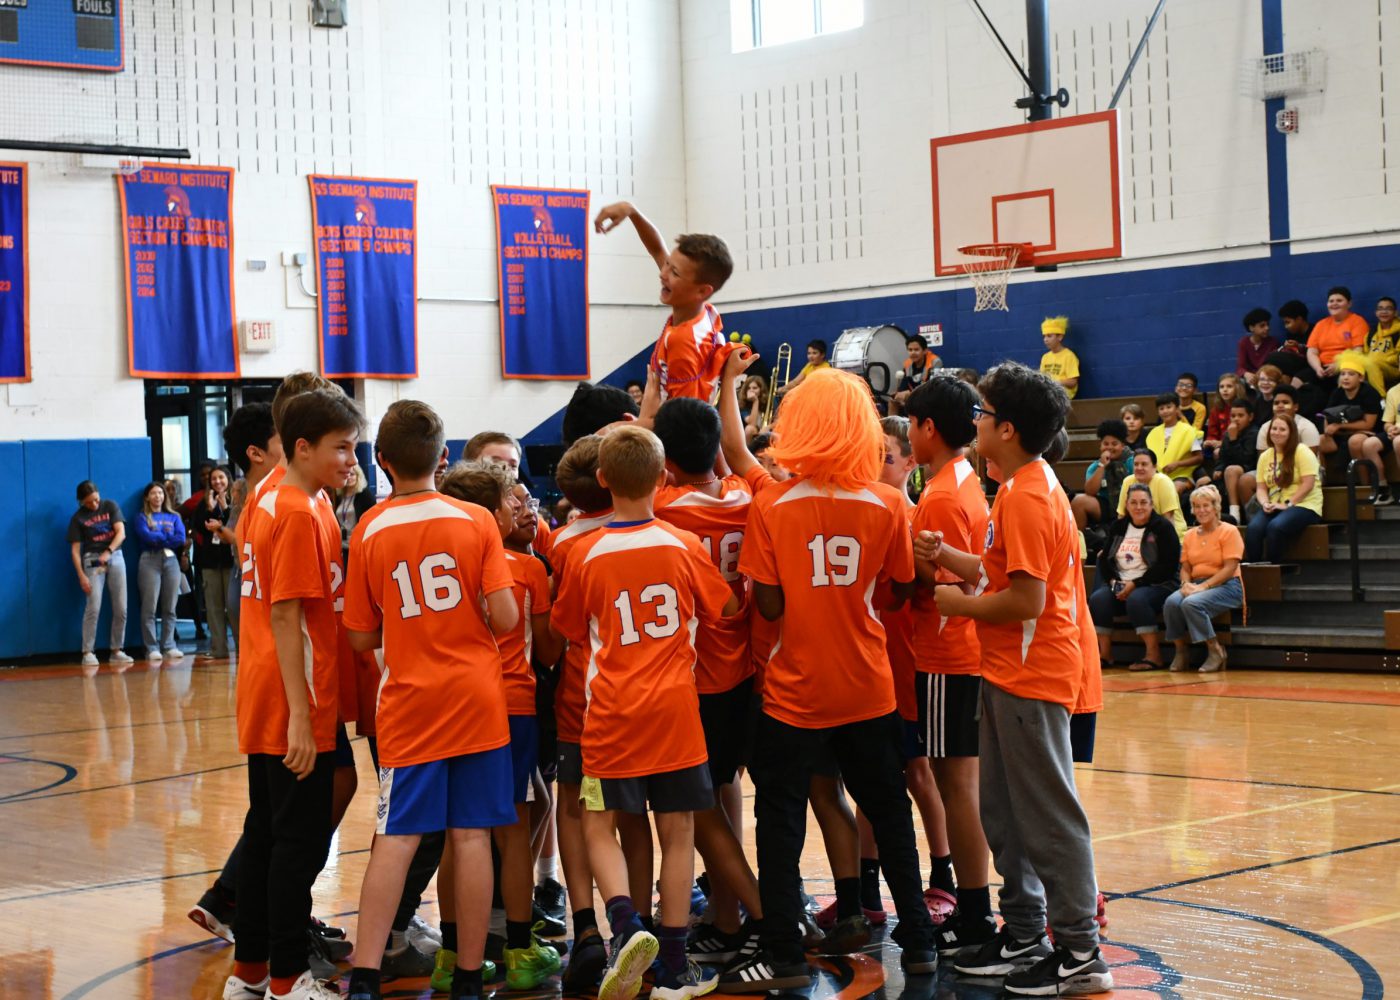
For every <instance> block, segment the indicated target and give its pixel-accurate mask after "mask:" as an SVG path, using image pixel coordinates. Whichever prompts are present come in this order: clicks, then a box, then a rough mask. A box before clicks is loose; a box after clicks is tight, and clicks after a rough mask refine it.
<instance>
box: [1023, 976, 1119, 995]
mask: <svg viewBox="0 0 1400 1000" xmlns="http://www.w3.org/2000/svg"><path fill="white" fill-rule="evenodd" d="M1002 989H1003V990H1005V991H1006V992H1007V993H1010V994H1011V995H1012V996H1018V997H1080V996H1089V995H1091V994H1094V993H1107V992H1108V991H1109V990H1111V989H1113V973H1111V972H1091V973H1089V974H1087V975H1083V976H1071V977H1070V978H1069V979H1066V980H1065V981H1064V982H1062V983H1046V984H1045V985H1043V986H1010V985H1007V984H1006V983H1003V984H1002Z"/></svg>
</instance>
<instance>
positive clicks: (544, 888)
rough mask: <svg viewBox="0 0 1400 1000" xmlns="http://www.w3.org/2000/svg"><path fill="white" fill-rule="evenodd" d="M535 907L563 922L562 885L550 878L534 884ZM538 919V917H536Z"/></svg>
mask: <svg viewBox="0 0 1400 1000" xmlns="http://www.w3.org/2000/svg"><path fill="white" fill-rule="evenodd" d="M535 907H536V908H537V909H538V910H541V911H543V912H544V914H545V915H546V916H548V917H550V918H551V919H554V920H557V921H559V922H560V923H561V924H562V923H563V922H564V917H565V916H566V914H565V912H564V887H563V886H562V885H560V884H559V883H558V882H556V881H555V880H554V879H552V878H547V879H545V880H544V881H543V882H540V883H538V884H537V885H536V886H535ZM536 919H538V918H536Z"/></svg>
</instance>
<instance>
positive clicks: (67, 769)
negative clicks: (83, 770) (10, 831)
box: [0, 754, 78, 805]
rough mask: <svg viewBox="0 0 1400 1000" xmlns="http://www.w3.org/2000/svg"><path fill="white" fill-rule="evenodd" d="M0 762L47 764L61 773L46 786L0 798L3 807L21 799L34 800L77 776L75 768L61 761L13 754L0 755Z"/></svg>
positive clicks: (47, 796) (46, 796)
mask: <svg viewBox="0 0 1400 1000" xmlns="http://www.w3.org/2000/svg"><path fill="white" fill-rule="evenodd" d="M0 760H5V761H9V762H11V763H15V762H21V761H22V762H24V763H26V764H47V765H48V766H49V767H56V768H58V769H59V770H60V771H61V772H62V775H61V776H60V777H59V778H58V779H57V780H56V781H50V782H49V783H48V784H47V785H40V786H39V787H38V788H30V789H27V790H26V791H23V792H13V793H11V794H10V795H3V796H0V805H4V804H5V803H6V802H18V801H20V800H22V799H27V798H34V797H35V796H38V794H39V793H40V792H47V791H48V790H49V789H50V788H57V787H59V786H60V785H66V784H68V782H70V781H72V780H73V779H74V778H76V777H77V776H78V769H77V768H76V767H74V766H73V765H72V764H64V763H63V762H62V761H57V760H41V759H39V758H38V757H19V756H16V755H15V754H4V755H0ZM60 794H61V793H60ZM39 797H41V798H52V796H49V795H44V796H39Z"/></svg>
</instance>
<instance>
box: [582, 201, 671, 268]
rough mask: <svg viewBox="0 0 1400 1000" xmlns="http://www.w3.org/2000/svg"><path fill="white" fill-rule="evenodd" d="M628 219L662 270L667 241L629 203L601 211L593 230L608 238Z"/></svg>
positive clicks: (614, 204) (617, 204)
mask: <svg viewBox="0 0 1400 1000" xmlns="http://www.w3.org/2000/svg"><path fill="white" fill-rule="evenodd" d="M627 219H631V220H632V226H633V228H634V229H636V230H637V236H638V237H639V238H640V239H641V241H642V246H644V247H645V248H646V251H647V253H649V254H651V259H652V260H654V261H656V266H657V267H658V268H662V267H665V266H666V260H667V257H668V254H667V253H666V240H665V238H664V237H662V235H661V230H659V229H657V228H656V227H655V226H654V225H652V223H651V220H650V219H648V218H647V217H646V216H645V215H643V214H642V213H641V212H639V211H637V209H636V206H634V205H633V204H632V203H631V202H629V201H617V202H613V203H612V204H611V205H605V206H604V207H603V208H602V209H600V210H599V212H598V216H597V218H595V219H594V220H593V228H594V230H596V231H597V232H598V233H599V234H600V235H603V236H606V235H607V234H608V233H610V232H612V231H613V230H614V229H616V228H617V227H618V226H619V225H621V224H622V223H623V222H624V221H626V220H627Z"/></svg>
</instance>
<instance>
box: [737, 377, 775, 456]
mask: <svg viewBox="0 0 1400 1000" xmlns="http://www.w3.org/2000/svg"><path fill="white" fill-rule="evenodd" d="M767 402H768V382H767V380H766V379H764V377H763V376H762V375H750V376H749V377H748V378H746V379H744V381H743V384H742V385H740V386H739V416H740V417H742V418H743V420H744V439H745V440H746V441H748V442H749V443H750V444H752V443H753V439H754V438H756V437H758V436H759V435H760V434H762V433H763V432H764V431H766V430H767V429H768V424H767V423H765V422H764V420H763V409H764V406H765V404H767Z"/></svg>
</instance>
